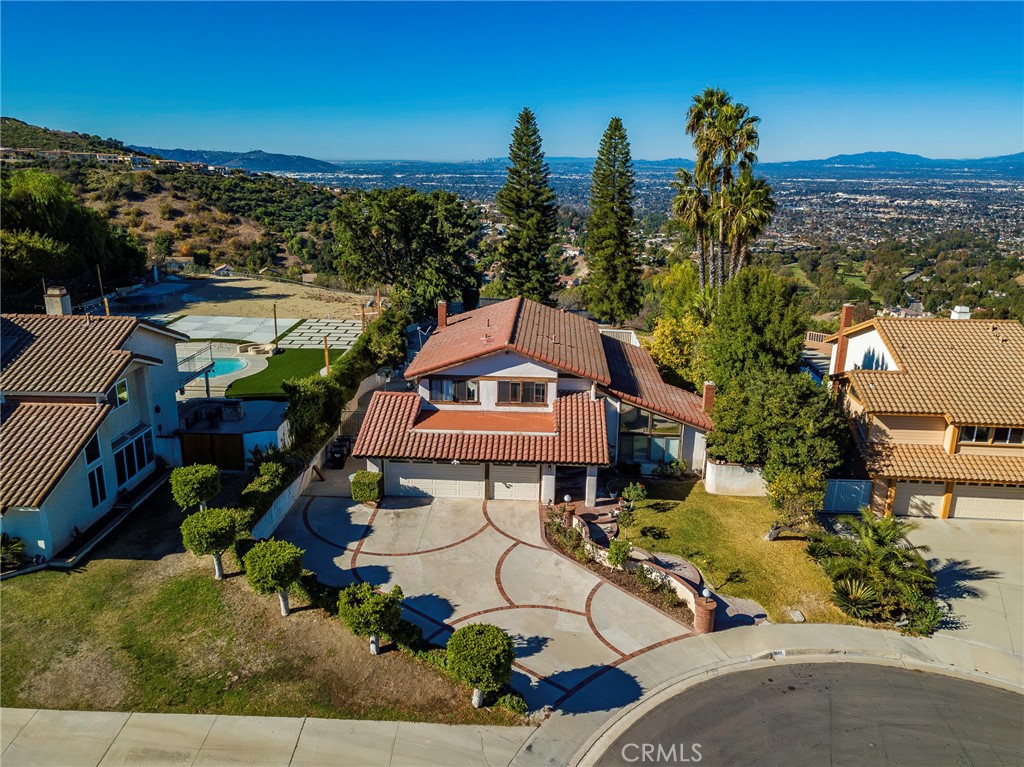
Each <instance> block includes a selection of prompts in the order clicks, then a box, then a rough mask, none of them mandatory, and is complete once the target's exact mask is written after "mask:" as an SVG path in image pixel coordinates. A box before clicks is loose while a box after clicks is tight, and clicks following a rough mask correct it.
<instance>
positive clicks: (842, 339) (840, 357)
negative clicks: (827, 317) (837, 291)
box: [831, 304, 853, 375]
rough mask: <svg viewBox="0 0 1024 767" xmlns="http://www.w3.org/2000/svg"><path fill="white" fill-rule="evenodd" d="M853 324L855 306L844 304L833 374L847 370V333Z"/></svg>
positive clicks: (840, 318)
mask: <svg viewBox="0 0 1024 767" xmlns="http://www.w3.org/2000/svg"><path fill="white" fill-rule="evenodd" d="M852 324H853V304H843V308H842V310H841V311H840V312H839V338H838V340H837V341H836V355H835V364H834V365H832V370H831V372H832V374H833V375H835V374H836V373H842V372H843V371H844V370H846V345H847V343H848V341H847V338H846V331H847V330H849V328H850V326H851V325H852Z"/></svg>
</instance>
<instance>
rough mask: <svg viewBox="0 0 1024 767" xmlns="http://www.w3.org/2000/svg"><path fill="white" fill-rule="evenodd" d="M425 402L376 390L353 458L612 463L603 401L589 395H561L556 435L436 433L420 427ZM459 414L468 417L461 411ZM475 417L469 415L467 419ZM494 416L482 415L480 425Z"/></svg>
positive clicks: (414, 396)
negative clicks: (421, 410)
mask: <svg viewBox="0 0 1024 767" xmlns="http://www.w3.org/2000/svg"><path fill="white" fill-rule="evenodd" d="M421 401H422V400H421V399H420V397H419V395H418V394H416V393H414V392H380V391H379V392H374V394H373V397H372V398H371V399H370V405H369V407H368V408H367V411H366V417H365V418H364V419H363V426H362V428H361V429H360V431H359V437H358V438H357V439H356V444H355V447H354V448H353V451H352V453H353V455H355V456H356V457H369V458H393V459H397V460H437V461H453V460H459V461H499V462H508V463H516V462H526V463H562V464H580V465H584V464H596V465H599V466H606V465H607V464H608V463H609V453H608V428H607V425H606V422H605V414H604V402H602V401H601V400H592V399H590V395H589V394H588V393H586V392H582V393H579V394H568V395H564V396H561V397H558V398H557V399H556V400H555V405H554V412H553V416H554V423H555V428H556V433H554V434H551V435H536V434H522V433H512V434H510V433H503V434H494V433H488V432H487V431H485V430H482V429H481V430H479V431H473V430H468V429H467V430H464V431H460V432H435V431H422V430H420V429H416V428H415V426H416V421H417V417H418V416H419V411H420V403H421ZM460 415H463V414H462V413H460ZM472 415H473V414H471V413H467V414H465V418H466V419H468V418H470V417H471V416H472ZM493 415H494V414H493V413H481V414H480V416H481V424H480V425H483V426H487V425H488V423H487V421H486V420H485V419H487V418H489V417H490V416H493Z"/></svg>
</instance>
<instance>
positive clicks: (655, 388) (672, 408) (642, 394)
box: [601, 336, 712, 430]
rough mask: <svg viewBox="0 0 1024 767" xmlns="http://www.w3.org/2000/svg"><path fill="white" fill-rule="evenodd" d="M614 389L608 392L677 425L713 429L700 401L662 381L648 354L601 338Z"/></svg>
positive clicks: (624, 344)
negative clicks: (682, 423) (669, 419)
mask: <svg viewBox="0 0 1024 767" xmlns="http://www.w3.org/2000/svg"><path fill="white" fill-rule="evenodd" d="M601 341H602V343H603V344H604V350H605V354H606V355H607V359H608V365H609V367H610V368H611V374H612V381H611V385H609V386H607V387H606V388H607V389H608V390H609V391H610V392H611V393H612V394H614V395H616V396H617V397H620V398H621V399H623V400H625V401H626V402H628V403H630V404H632V405H637V406H639V407H642V408H644V409H645V410H653V411H654V412H656V413H659V414H661V415H664V416H668V417H669V418H671V419H673V420H675V421H682V422H684V423H688V424H691V425H693V426H697V427H699V428H701V429H705V430H708V429H711V427H712V422H711V417H710V416H709V415H708V414H707V413H705V412H704V410H703V408H702V401H701V398H700V397H699V396H698V395H696V394H694V393H693V392H688V391H685V390H683V389H679V388H677V387H675V386H671V385H669V384H667V383H665V382H664V381H662V380H661V374H660V373H659V372H658V368H657V367H656V366H655V364H654V360H653V359H651V355H650V354H648V353H647V350H646V349H644V348H642V347H640V346H633V345H632V344H627V343H623V342H622V341H619V340H618V339H615V338H612V337H610V336H602V337H601Z"/></svg>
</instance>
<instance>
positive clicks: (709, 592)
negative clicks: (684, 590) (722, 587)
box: [700, 587, 711, 599]
mask: <svg viewBox="0 0 1024 767" xmlns="http://www.w3.org/2000/svg"><path fill="white" fill-rule="evenodd" d="M700 595H701V596H702V597H704V598H705V599H707V598H708V597H710V596H711V591H710V589H708V588H707V587H705V588H704V590H703V591H701V592H700Z"/></svg>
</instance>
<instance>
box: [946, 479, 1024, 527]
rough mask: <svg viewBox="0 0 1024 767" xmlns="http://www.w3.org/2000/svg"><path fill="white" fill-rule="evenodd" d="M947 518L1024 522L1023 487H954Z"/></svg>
mask: <svg viewBox="0 0 1024 767" xmlns="http://www.w3.org/2000/svg"><path fill="white" fill-rule="evenodd" d="M949 516H951V517H956V518H958V519H1011V520H1016V521H1017V522H1021V521H1024V485H1017V486H1012V485H1009V486H1003V487H998V486H993V485H956V486H955V487H954V488H953V503H952V504H951V505H950V508H949Z"/></svg>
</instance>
